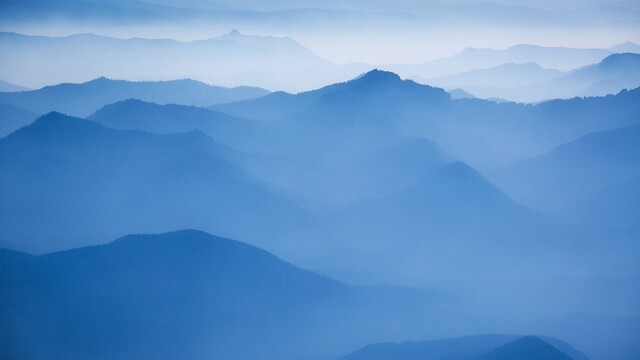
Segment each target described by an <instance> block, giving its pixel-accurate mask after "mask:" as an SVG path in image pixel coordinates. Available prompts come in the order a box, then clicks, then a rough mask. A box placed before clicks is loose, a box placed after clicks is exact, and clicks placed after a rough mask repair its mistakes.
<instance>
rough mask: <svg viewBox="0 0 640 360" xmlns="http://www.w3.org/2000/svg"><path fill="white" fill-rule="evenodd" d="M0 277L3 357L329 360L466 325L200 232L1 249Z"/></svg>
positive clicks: (413, 296) (399, 295) (430, 303)
mask: <svg viewBox="0 0 640 360" xmlns="http://www.w3.org/2000/svg"><path fill="white" fill-rule="evenodd" d="M0 269H1V270H2V276H1V277H0V289H1V290H2V291H0V300H1V301H2V304H3V306H2V308H1V309H0V320H2V321H0V334H1V335H2V343H3V346H2V349H0V353H1V354H2V356H3V358H28V359H48V358H51V356H55V357H61V358H76V359H85V358H105V359H106V358H110V359H130V358H131V357H132V356H133V357H153V358H156V359H173V358H175V357H183V356H187V357H189V358H192V359H210V358H212V357H213V358H225V359H247V358H253V359H273V358H279V359H299V358H309V357H313V356H321V357H323V358H333V357H335V356H338V354H344V353H347V352H348V351H351V349H353V348H355V347H356V346H358V345H357V344H363V343H366V342H368V341H372V340H373V339H376V338H381V337H393V338H396V337H399V336H406V334H408V333H412V332H414V333H422V334H424V335H423V336H429V335H427V334H429V333H430V332H432V331H431V330H428V329H424V328H423V325H422V324H424V321H427V319H429V321H432V322H435V321H456V322H459V321H460V320H461V319H464V315H460V314H455V313H454V312H451V311H449V310H446V309H443V308H441V307H440V305H438V300H437V298H435V297H434V296H433V295H432V294H430V293H429V292H428V291H421V290H411V289H402V288H397V287H390V286H388V287H354V286H348V285H345V284H343V283H340V282H337V281H335V280H331V279H329V278H326V277H323V276H320V275H318V274H316V273H313V272H310V271H307V270H303V269H300V268H298V267H296V266H294V265H291V264H290V263H287V262H285V261H283V260H281V259H279V258H277V257H275V256H274V255H272V254H270V253H267V252H265V251H263V250H261V249H258V248H255V247H253V246H250V245H247V244H244V243H241V242H238V241H233V240H229V239H225V238H220V237H216V236H212V235H209V234H206V233H203V232H200V231H195V230H184V231H177V232H171V233H165V234H159V235H129V236H125V237H122V238H120V239H118V240H116V241H113V242H111V243H108V244H104V245H100V246H91V247H82V248H77V249H72V250H68V251H63V252H57V253H51V254H46V255H39V256H34V255H29V254H26V253H20V252H15V251H11V250H6V249H2V250H0ZM383 309H384V313H383V311H382V310H383ZM364 324H367V326H365V327H364V328H362V326H363V325H364ZM400 325H401V328H402V330H400V331H398V330H396V329H399V328H400V327H399V326H400ZM420 328H423V329H422V330H420ZM403 334H404V335H403Z"/></svg>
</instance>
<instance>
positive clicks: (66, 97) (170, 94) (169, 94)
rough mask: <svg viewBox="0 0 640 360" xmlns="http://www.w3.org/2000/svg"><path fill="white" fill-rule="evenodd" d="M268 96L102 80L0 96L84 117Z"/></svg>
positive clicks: (186, 83)
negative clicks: (144, 105) (124, 108)
mask: <svg viewBox="0 0 640 360" xmlns="http://www.w3.org/2000/svg"><path fill="white" fill-rule="evenodd" d="M266 94H268V91H266V90H264V89H260V88H250V87H239V88H224V87H218V86H211V85H207V84H204V83H201V82H199V81H195V80H188V79H185V80H172V81H157V82H152V81H141V82H131V81H124V80H111V79H107V78H104V77H101V78H98V79H94V80H91V81H88V82H85V83H82V84H59V85H53V86H46V87H44V88H42V89H38V90H31V91H21V92H10V93H0V102H2V103H5V104H11V105H15V106H18V107H21V108H24V109H27V110H29V111H32V112H35V113H38V114H45V113H47V112H51V111H57V112H62V113H66V114H69V115H73V116H82V117H84V116H88V115H90V114H92V113H93V112H95V111H96V110H98V109H100V108H101V107H103V106H105V105H108V104H111V103H114V102H117V101H122V100H126V99H130V98H137V99H140V100H146V101H152V102H157V103H160V104H167V103H169V104H183V105H198V106H208V105H213V104H217V103H224V102H232V101H238V100H244V99H248V98H256V97H260V96H263V95H266Z"/></svg>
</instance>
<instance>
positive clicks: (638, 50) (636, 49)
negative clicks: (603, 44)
mask: <svg viewBox="0 0 640 360" xmlns="http://www.w3.org/2000/svg"><path fill="white" fill-rule="evenodd" d="M609 50H611V51H613V52H614V53H618V54H624V53H634V54H640V45H638V44H636V43H634V42H631V41H626V42H624V43H622V44H618V45H615V46H612V47H610V48H609Z"/></svg>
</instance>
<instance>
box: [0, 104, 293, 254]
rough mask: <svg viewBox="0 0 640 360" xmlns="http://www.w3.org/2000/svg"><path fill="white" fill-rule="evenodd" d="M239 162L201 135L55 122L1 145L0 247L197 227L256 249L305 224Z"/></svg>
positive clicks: (67, 243)
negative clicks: (264, 241)
mask: <svg viewBox="0 0 640 360" xmlns="http://www.w3.org/2000/svg"><path fill="white" fill-rule="evenodd" d="M236 156H237V153H236V152H234V151H233V150H231V149H228V148H225V147H224V146H221V145H219V144H217V143H215V142H214V141H213V140H211V139H210V138H208V137H207V136H205V135H204V134H202V133H201V132H189V133H184V134H172V135H154V134H150V133H145V132H140V131H122V130H112V129H106V128H103V127H102V126H100V125H98V124H95V123H93V122H90V121H87V120H82V119H77V118H72V117H67V116H64V115H61V114H58V113H50V114H48V115H46V116H43V117H41V118H39V119H38V120H36V122H35V123H33V124H31V125H29V126H27V127H25V128H22V129H21V130H19V131H16V132H14V133H13V134H11V135H9V136H8V137H6V138H3V139H0V169H2V173H3V174H5V176H2V178H1V179H0V184H1V185H2V186H1V188H2V191H1V192H0V203H1V205H0V213H1V214H2V216H1V218H2V220H0V222H2V224H1V225H0V228H2V230H1V231H0V233H1V234H0V239H2V241H3V244H4V245H5V246H7V245H9V244H11V246H12V247H14V248H18V249H29V250H32V251H36V252H42V251H51V250H58V249H64V248H68V247H71V246H78V245H86V244H93V243H98V242H102V241H106V240H108V239H109V238H113V237H116V236H118V235H121V234H122V233H130V232H142V231H155V232H157V231H162V230H165V229H175V228H184V227H195V226H198V227H201V228H204V229H209V230H211V231H217V232H219V233H224V234H233V235H235V236H237V237H243V238H244V237H251V238H252V239H254V240H256V241H257V240H259V239H262V238H264V237H269V236H270V235H269V234H273V233H277V232H278V230H277V229H282V226H285V225H286V224H287V223H289V221H291V223H289V224H302V223H303V221H304V220H303V219H304V215H302V214H301V212H300V209H298V208H297V207H296V206H294V205H293V204H292V203H291V202H290V201H289V200H286V199H285V198H283V197H282V196H280V195H276V194H275V193H273V192H272V191H271V190H268V188H269V185H268V184H266V183H264V182H261V181H259V180H258V179H257V178H254V177H251V176H249V175H247V174H246V173H245V172H244V171H243V170H241V169H240V168H238V167H237V166H235V165H233V164H232V163H230V162H229V161H230V160H231V159H233V158H235V157H236ZM294 219H295V220H294ZM247 223H250V224H251V226H250V227H248V226H246V224H247ZM259 229H261V230H259ZM258 232H259V233H260V234H258Z"/></svg>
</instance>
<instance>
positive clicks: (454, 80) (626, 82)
mask: <svg viewBox="0 0 640 360" xmlns="http://www.w3.org/2000/svg"><path fill="white" fill-rule="evenodd" d="M639 68H640V54H632V53H624V54H612V55H609V56H607V57H605V58H604V59H602V61H599V62H598V63H595V64H591V65H586V66H583V67H580V68H578V69H574V70H572V71H569V72H560V71H557V70H545V69H542V68H540V67H539V65H537V64H532V63H530V64H504V65H500V66H497V67H494V68H489V69H481V70H473V71H469V72H464V73H460V74H455V75H451V76H448V77H443V78H434V79H424V78H420V79H419V81H420V82H422V83H428V84H432V85H436V86H441V87H445V88H453V87H460V88H463V89H466V90H468V91H470V92H472V93H474V94H476V95H477V96H479V97H482V98H489V97H500V98H506V99H509V100H511V101H519V102H529V103H533V102H539V101H543V100H549V99H566V98H573V97H576V96H604V95H608V94H616V93H618V92H620V91H621V90H623V89H634V88H637V87H639V86H640V77H639V76H638V75H637V74H638V73H639V71H638V69H639Z"/></svg>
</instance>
